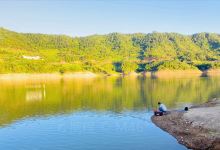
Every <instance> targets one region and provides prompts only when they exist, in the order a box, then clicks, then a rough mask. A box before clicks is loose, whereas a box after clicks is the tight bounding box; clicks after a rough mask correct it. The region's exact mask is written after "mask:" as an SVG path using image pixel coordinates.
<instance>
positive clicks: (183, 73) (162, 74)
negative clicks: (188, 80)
mask: <svg viewBox="0 0 220 150" xmlns="http://www.w3.org/2000/svg"><path fill="white" fill-rule="evenodd" d="M103 76H109V77H120V76H145V77H151V78H170V77H205V76H220V69H216V70H209V71H205V72H202V71H199V70H162V71H156V72H140V73H136V72H131V73H128V74H123V73H112V74H104V73H93V72H88V71H85V72H68V73H63V74H61V73H58V72H57V73H56V72H55V73H3V74H0V79H29V78H34V79H40V78H42V79H55V78H56V79H57V78H95V77H103Z"/></svg>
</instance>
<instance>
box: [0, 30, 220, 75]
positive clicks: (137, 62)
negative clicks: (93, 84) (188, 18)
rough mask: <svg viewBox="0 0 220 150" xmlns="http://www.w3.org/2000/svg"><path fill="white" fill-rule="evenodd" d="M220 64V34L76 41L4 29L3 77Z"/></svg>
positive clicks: (0, 47)
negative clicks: (30, 58)
mask: <svg viewBox="0 0 220 150" xmlns="http://www.w3.org/2000/svg"><path fill="white" fill-rule="evenodd" d="M24 55H25V56H39V57H40V60H27V59H25V58H23V56H24ZM219 61H220V36H219V35H218V34H210V33H199V34H194V35H192V36H185V35H181V34H177V33H157V32H154V33H150V34H141V33H139V34H119V33H111V34H107V35H93V36H88V37H80V38H73V37H69V36H65V35H46V34H23V33H16V32H12V31H9V30H6V29H4V28H0V65H1V66H0V72H1V73H7V72H61V73H64V72H74V71H93V72H101V73H114V72H124V73H129V72H132V71H138V72H141V71H156V70H161V69H171V70H174V69H175V70H176V69H178V70H185V69H195V67H197V68H199V69H201V68H203V67H202V66H205V65H207V64H210V65H211V67H209V68H219ZM195 62H196V63H195ZM198 62H199V63H198ZM192 65H193V66H192ZM209 68H206V69H209ZM201 70H203V69H201Z"/></svg>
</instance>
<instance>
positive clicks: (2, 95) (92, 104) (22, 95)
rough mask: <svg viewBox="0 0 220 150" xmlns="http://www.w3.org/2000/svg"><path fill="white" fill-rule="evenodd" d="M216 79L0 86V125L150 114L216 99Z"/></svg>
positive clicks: (66, 81) (98, 80)
mask: <svg viewBox="0 0 220 150" xmlns="http://www.w3.org/2000/svg"><path fill="white" fill-rule="evenodd" d="M219 90H220V78H218V77H213V78H187V79H175V78H174V79H150V78H142V77H139V78H130V77H125V78H112V77H110V78H95V79H61V80H53V81H37V82H35V81H22V82H13V83H12V82H10V83H8V82H4V81H3V80H2V81H1V83H0V118H1V120H0V125H4V124H8V123H11V122H13V121H16V120H19V119H22V118H26V117H33V116H45V115H55V114H60V113H70V112H73V111H80V110H93V111H111V112H122V111H124V110H131V111H132V110H137V111H138V110H145V109H146V110H151V109H152V108H154V107H156V104H157V101H158V100H162V101H163V102H164V103H166V104H167V106H168V107H169V108H174V107H182V105H185V104H186V103H187V104H191V103H201V102H204V101H206V100H208V99H211V98H214V97H220V92H219Z"/></svg>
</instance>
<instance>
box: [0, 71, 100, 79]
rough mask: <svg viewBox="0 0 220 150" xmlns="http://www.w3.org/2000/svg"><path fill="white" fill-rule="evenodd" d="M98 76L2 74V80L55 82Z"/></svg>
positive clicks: (89, 73)
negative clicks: (55, 80) (56, 80)
mask: <svg viewBox="0 0 220 150" xmlns="http://www.w3.org/2000/svg"><path fill="white" fill-rule="evenodd" d="M97 76H98V74H95V73H92V72H76V73H65V74H60V73H39V74H36V73H12V74H0V80H29V79H34V80H42V79H43V80H54V79H61V78H64V79H65V78H94V77H97Z"/></svg>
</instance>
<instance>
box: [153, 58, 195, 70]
mask: <svg viewBox="0 0 220 150" xmlns="http://www.w3.org/2000/svg"><path fill="white" fill-rule="evenodd" d="M192 69H197V68H196V67H194V66H192V65H189V64H187V63H185V62H180V61H178V60H173V61H166V62H163V63H161V65H159V66H158V67H157V70H192Z"/></svg>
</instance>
